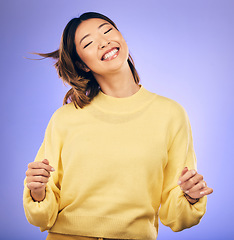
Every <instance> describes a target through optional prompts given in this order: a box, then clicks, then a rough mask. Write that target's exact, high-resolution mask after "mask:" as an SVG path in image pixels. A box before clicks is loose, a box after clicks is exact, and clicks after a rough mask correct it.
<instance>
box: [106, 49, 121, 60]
mask: <svg viewBox="0 0 234 240" xmlns="http://www.w3.org/2000/svg"><path fill="white" fill-rule="evenodd" d="M117 52H118V49H114V50H112V51H111V52H109V53H107V54H105V55H104V57H103V60H106V59H107V58H109V57H112V56H113V55H115V54H116V53H117Z"/></svg>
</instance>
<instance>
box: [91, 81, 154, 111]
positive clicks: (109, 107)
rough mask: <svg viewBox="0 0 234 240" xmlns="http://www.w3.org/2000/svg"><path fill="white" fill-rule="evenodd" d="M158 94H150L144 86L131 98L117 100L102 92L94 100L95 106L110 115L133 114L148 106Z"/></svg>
mask: <svg viewBox="0 0 234 240" xmlns="http://www.w3.org/2000/svg"><path fill="white" fill-rule="evenodd" d="M155 96H156V94H154V93H151V92H149V91H148V90H146V89H145V88H144V87H143V86H142V85H140V89H139V90H138V91H137V92H136V93H134V94H133V95H131V96H129V97H123V98H117V97H112V96H109V95H106V94H105V93H103V92H102V91H100V92H99V93H98V95H97V96H96V97H95V98H94V99H93V101H92V103H93V106H95V107H97V108H99V109H100V110H102V111H105V112H110V113H131V112H135V111H138V110H140V109H141V108H143V107H144V106H146V105H148V104H149V103H150V102H151V101H152V100H153V98H154V97H155Z"/></svg>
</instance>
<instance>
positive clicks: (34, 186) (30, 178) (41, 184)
mask: <svg viewBox="0 0 234 240" xmlns="http://www.w3.org/2000/svg"><path fill="white" fill-rule="evenodd" d="M54 171H55V170H54V168H53V167H52V166H50V165H49V161H48V160H47V159H44V160H42V161H41V162H31V163H29V164H28V170H27V171H26V183H27V187H28V189H29V190H30V191H31V196H32V198H33V200H34V201H38V202H40V201H43V200H44V198H45V195H46V192H45V188H46V184H47V182H48V181H49V178H50V172H54Z"/></svg>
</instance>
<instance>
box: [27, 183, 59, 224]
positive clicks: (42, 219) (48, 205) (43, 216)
mask: <svg viewBox="0 0 234 240" xmlns="http://www.w3.org/2000/svg"><path fill="white" fill-rule="evenodd" d="M54 201H55V196H54V194H53V191H52V189H51V187H50V186H49V185H48V184H47V186H46V196H45V199H44V200H43V201H41V202H37V201H34V200H33V198H32V196H31V194H30V190H29V189H28V187H27V186H26V185H25V187H24V193H23V205H24V211H25V215H26V218H27V220H28V221H29V222H30V223H31V224H33V225H34V226H38V227H41V228H46V226H47V223H48V222H47V221H48V220H49V216H51V215H52V211H53V205H54Z"/></svg>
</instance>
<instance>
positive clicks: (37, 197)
mask: <svg viewBox="0 0 234 240" xmlns="http://www.w3.org/2000/svg"><path fill="white" fill-rule="evenodd" d="M30 195H31V197H32V200H33V201H34V202H41V201H43V200H44V199H45V196H46V191H45V190H43V191H41V192H34V191H30Z"/></svg>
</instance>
